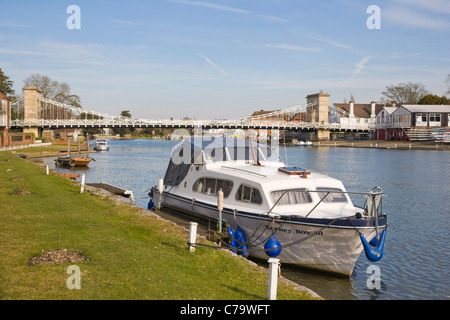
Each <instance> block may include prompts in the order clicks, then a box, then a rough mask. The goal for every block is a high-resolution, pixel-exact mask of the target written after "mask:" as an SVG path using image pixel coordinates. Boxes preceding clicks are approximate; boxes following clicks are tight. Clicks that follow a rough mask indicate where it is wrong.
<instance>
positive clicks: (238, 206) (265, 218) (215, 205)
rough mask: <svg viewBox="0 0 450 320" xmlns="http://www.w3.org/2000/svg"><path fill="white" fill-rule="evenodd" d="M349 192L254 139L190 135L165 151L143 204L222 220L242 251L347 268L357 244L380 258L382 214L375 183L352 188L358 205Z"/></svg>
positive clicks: (233, 247) (384, 225) (355, 254)
mask: <svg viewBox="0 0 450 320" xmlns="http://www.w3.org/2000/svg"><path fill="white" fill-rule="evenodd" d="M350 194H352V193H350V192H347V191H346V189H345V187H344V185H343V184H342V182H341V181H339V180H337V179H334V178H331V177H328V176H326V175H323V174H320V173H316V172H312V171H309V170H305V169H301V168H298V167H287V166H285V165H284V163H283V162H282V161H281V158H280V157H279V156H278V154H277V153H275V152H274V151H273V150H271V148H269V147H268V146H267V145H263V144H260V143H257V142H256V141H248V140H238V139H230V138H209V139H208V141H205V140H202V139H201V138H198V139H195V138H194V139H186V140H184V141H183V142H181V143H180V144H178V145H177V146H176V147H175V148H174V149H173V150H172V155H171V159H170V162H169V165H168V168H167V171H166V174H165V177H164V179H161V180H160V183H159V185H158V186H155V187H153V188H152V190H151V192H150V193H149V195H150V196H151V197H152V198H151V200H150V202H149V208H150V207H151V206H152V205H153V204H154V205H155V206H157V207H158V208H161V207H166V208H171V209H175V210H177V211H179V212H182V213H184V214H189V215H196V216H201V217H203V218H206V219H214V220H215V219H219V221H220V222H222V221H224V220H225V221H226V224H227V229H228V233H229V234H230V235H231V236H232V240H231V241H230V242H229V246H230V250H233V251H235V252H237V253H238V254H242V255H244V256H247V255H250V256H252V257H256V258H260V259H267V258H268V257H277V258H278V259H280V262H281V263H289V264H295V265H300V266H305V267H309V268H315V269H320V270H325V271H330V272H335V273H339V274H344V275H351V273H352V271H353V268H354V265H355V262H356V260H357V259H358V257H359V256H360V254H361V252H362V251H363V250H365V253H366V256H367V258H369V259H370V260H372V261H378V260H379V259H381V257H382V255H383V247H384V242H385V235H386V228H387V216H386V215H385V214H383V213H382V205H381V199H382V190H381V189H380V188H378V187H376V188H374V189H372V190H371V191H370V192H367V193H360V192H356V193H355V194H356V195H357V196H363V195H366V197H367V199H366V203H365V205H364V207H363V208H360V207H356V206H354V205H353V203H352V200H351V199H350V196H349V195H350ZM222 196H223V197H222ZM218 199H219V200H218ZM221 201H222V202H221ZM219 209H221V210H219Z"/></svg>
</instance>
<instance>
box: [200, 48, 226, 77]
mask: <svg viewBox="0 0 450 320" xmlns="http://www.w3.org/2000/svg"><path fill="white" fill-rule="evenodd" d="M198 55H199V56H200V57H202V58H203V59H204V60H205V61H206V62H208V63H209V64H210V65H211V66H213V67H214V68H216V69H217V70H219V71H220V72H221V73H222V74H223V75H224V76H226V77H228V78H231V79H233V80H234V78H233V77H232V76H230V75H229V74H228V73H226V72H225V71H224V70H223V69H222V68H221V67H219V66H218V65H217V64H215V63H214V62H212V61H211V60H210V59H209V58H208V57H205V56H204V55H202V54H201V53H198Z"/></svg>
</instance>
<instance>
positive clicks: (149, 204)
mask: <svg viewBox="0 0 450 320" xmlns="http://www.w3.org/2000/svg"><path fill="white" fill-rule="evenodd" d="M152 208H153V201H152V199H150V200H149V201H148V205H147V209H148V210H151V209H152Z"/></svg>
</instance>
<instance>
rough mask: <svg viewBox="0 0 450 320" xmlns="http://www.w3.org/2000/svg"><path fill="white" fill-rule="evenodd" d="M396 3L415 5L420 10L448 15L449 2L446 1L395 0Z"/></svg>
mask: <svg viewBox="0 0 450 320" xmlns="http://www.w3.org/2000/svg"><path fill="white" fill-rule="evenodd" d="M397 2H398V3H402V4H405V5H416V6H418V7H420V8H421V9H424V10H428V11H432V12H436V13H450V2H449V1H448V0H427V1H424V0H397Z"/></svg>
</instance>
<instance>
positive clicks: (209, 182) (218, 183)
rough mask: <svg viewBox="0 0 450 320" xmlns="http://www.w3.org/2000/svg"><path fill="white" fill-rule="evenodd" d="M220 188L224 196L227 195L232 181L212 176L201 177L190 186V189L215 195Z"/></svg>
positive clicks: (231, 186) (231, 187)
mask: <svg viewBox="0 0 450 320" xmlns="http://www.w3.org/2000/svg"><path fill="white" fill-rule="evenodd" d="M220 189H222V191H223V196H224V198H226V197H228V196H229V195H230V192H231V189H233V182H232V181H228V180H221V179H214V178H201V179H198V180H197V181H196V182H195V183H194V186H193V187H192V191H194V192H199V193H203V194H206V195H209V196H217V195H218V193H219V190H220Z"/></svg>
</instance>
